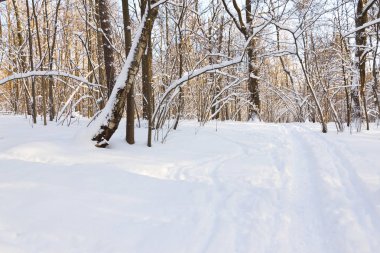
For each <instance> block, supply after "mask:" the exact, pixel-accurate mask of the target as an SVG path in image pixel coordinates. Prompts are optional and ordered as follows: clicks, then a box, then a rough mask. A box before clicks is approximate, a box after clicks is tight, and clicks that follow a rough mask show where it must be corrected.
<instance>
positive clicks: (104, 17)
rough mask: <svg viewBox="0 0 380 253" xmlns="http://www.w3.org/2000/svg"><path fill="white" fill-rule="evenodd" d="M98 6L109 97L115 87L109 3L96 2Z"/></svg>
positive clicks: (105, 0) (101, 0)
mask: <svg viewBox="0 0 380 253" xmlns="http://www.w3.org/2000/svg"><path fill="white" fill-rule="evenodd" d="M97 1H98V5H99V13H98V14H99V19H100V27H101V29H102V32H103V33H102V43H103V53H104V54H103V55H104V65H105V69H106V79H107V94H108V97H110V95H111V92H112V89H113V86H114V85H115V67H114V57H113V49H112V46H113V45H112V37H111V36H112V27H111V22H110V13H109V3H108V1H107V0H97Z"/></svg>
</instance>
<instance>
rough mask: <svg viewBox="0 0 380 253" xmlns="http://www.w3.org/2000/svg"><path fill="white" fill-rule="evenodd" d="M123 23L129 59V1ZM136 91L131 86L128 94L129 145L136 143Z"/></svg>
mask: <svg viewBox="0 0 380 253" xmlns="http://www.w3.org/2000/svg"><path fill="white" fill-rule="evenodd" d="M122 4H123V21H124V39H125V54H126V57H128V54H129V51H130V49H131V44H132V35H131V19H130V16H129V3H128V0H123V1H122ZM134 96H135V91H134V84H133V83H132V84H131V88H130V89H129V91H128V94H127V111H126V113H127V129H126V138H125V139H126V141H127V142H128V143H129V144H134V143H135V98H134Z"/></svg>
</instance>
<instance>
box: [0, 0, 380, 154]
mask: <svg viewBox="0 0 380 253" xmlns="http://www.w3.org/2000/svg"><path fill="white" fill-rule="evenodd" d="M379 6H380V2H379V1H377V0H370V1H366V0H358V1H352V0H325V1H315V0H258V1H251V0H246V1H237V0H211V1H202V0H183V1H174V0H173V1H164V0H160V1H153V0H150V1H149V0H141V1H135V0H123V1H121V2H120V1H112V0H111V1H110V0H95V1H93V0H81V1H79V0H50V1H48V0H31V1H30V0H26V1H19V0H7V1H2V3H1V6H0V8H1V9H0V15H1V16H0V21H1V25H0V28H1V29H0V66H1V68H0V107H1V111H3V112H5V113H11V114H24V115H27V116H28V117H30V118H31V119H32V120H33V122H34V123H36V122H37V120H42V121H43V123H44V124H45V125H46V124H49V122H54V123H59V124H70V122H71V121H73V120H75V118H77V117H88V118H91V119H92V121H91V122H93V123H92V124H93V125H96V127H93V130H92V131H93V138H92V139H93V140H95V141H97V146H99V147H104V146H107V145H108V141H109V139H110V138H111V136H112V135H113V133H114V132H115V130H116V129H117V128H118V126H119V122H120V120H121V119H122V118H124V117H125V118H126V119H127V123H126V127H125V130H124V131H125V135H126V137H125V138H126V141H127V142H128V143H129V144H133V143H134V142H135V140H134V128H135V127H138V126H141V122H143V123H145V124H146V125H147V126H148V127H147V128H148V133H147V139H148V141H147V143H148V145H149V146H150V145H151V142H152V138H156V139H157V140H158V139H161V140H163V139H165V136H167V134H168V132H170V131H171V130H175V129H177V127H179V125H180V122H181V120H183V119H192V120H197V121H198V122H199V123H200V124H205V123H206V122H208V121H212V120H218V121H227V120H232V121H261V122H275V123H280V122H307V121H310V122H318V123H320V124H321V131H322V132H327V123H328V122H334V123H335V127H336V130H337V131H343V130H344V129H345V128H349V129H350V131H361V130H362V128H363V129H369V123H370V122H378V121H379V115H380V104H379V98H378V96H379V95H378V93H379V92H378V74H379V73H378V72H379V61H378V59H377V57H378V54H379V52H378V48H379V27H380V24H379V23H380V8H379ZM96 128H97V129H96ZM123 128H124V127H123ZM152 132H153V134H152Z"/></svg>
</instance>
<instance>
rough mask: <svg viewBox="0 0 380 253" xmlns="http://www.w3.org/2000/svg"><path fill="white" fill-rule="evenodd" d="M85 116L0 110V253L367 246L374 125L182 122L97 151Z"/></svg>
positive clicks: (378, 188) (302, 250) (373, 239)
mask: <svg viewBox="0 0 380 253" xmlns="http://www.w3.org/2000/svg"><path fill="white" fill-rule="evenodd" d="M86 123H87V122H86V121H85V120H82V122H80V124H79V126H78V125H73V126H71V127H67V126H56V125H54V124H50V125H48V126H47V127H44V126H42V125H41V123H39V124H38V125H36V126H34V127H32V125H31V124H30V122H29V121H28V120H25V119H24V118H22V117H15V116H0V252H1V253H19V252H25V253H61V252H62V253H71V252H72V253H74V252H78V253H79V252H80V253H83V252H88V253H98V252H99V253H103V252H104V253H114V252H115V253H116V252H120V253H121V252H123V253H125V252H137V253H140V252H148V253H152V252H154V253H161V252H162V253H180V252H190V253H198V252H199V253H201V252H215V253H223V252H226V253H233V252H244V253H261V252H263V253H264V252H265V253H298V252H299V253H313V252H315V253H330V252H334V253H350V252H352V253H366V252H372V253H377V252H379V249H380V162H379V155H380V152H379V151H380V130H379V129H376V128H375V126H372V128H373V129H374V130H371V131H363V132H362V133H354V134H352V135H351V134H350V133H349V131H346V132H344V133H342V134H337V133H336V132H334V131H333V130H331V132H330V133H328V134H322V133H320V126H319V125H317V124H311V123H306V124H264V123H233V122H226V123H220V122H218V125H217V131H216V124H215V122H214V123H209V124H208V125H206V126H205V127H202V128H199V127H197V123H196V122H181V123H180V128H179V130H177V131H175V132H173V133H172V134H171V135H169V138H168V140H167V142H166V143H165V144H161V143H155V144H154V147H153V148H148V147H146V146H145V143H144V142H145V139H146V129H144V128H141V129H137V130H136V132H137V133H136V134H137V136H136V139H137V140H138V141H137V143H136V144H135V145H133V146H131V145H128V144H126V143H125V142H124V131H123V129H119V131H118V132H117V134H116V135H115V136H114V137H113V138H112V140H111V141H110V148H107V149H98V148H95V147H94V146H93V145H94V143H92V142H90V141H87V140H83V139H81V138H79V137H78V130H79V129H81V127H82V126H84V125H86ZM123 126H124V123H122V124H121V125H120V128H123ZM330 129H333V128H332V126H330ZM79 132H80V131H79Z"/></svg>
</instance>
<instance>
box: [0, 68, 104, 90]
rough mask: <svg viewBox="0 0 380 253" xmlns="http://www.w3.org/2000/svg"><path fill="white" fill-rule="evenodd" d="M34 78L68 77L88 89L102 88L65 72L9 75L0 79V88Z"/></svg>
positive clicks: (33, 72)
mask: <svg viewBox="0 0 380 253" xmlns="http://www.w3.org/2000/svg"><path fill="white" fill-rule="evenodd" d="M35 76H42V77H51V76H62V77H68V78H71V79H74V80H76V81H78V82H81V83H84V84H86V85H87V86H88V87H102V85H100V84H96V83H91V82H89V81H87V79H86V78H84V77H81V76H75V75H72V74H69V73H66V72H61V71H54V70H52V71H29V72H26V73H16V74H13V75H10V76H8V77H6V78H3V79H0V86H1V85H4V84H6V83H7V82H10V81H13V80H18V79H23V78H28V77H35Z"/></svg>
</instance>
